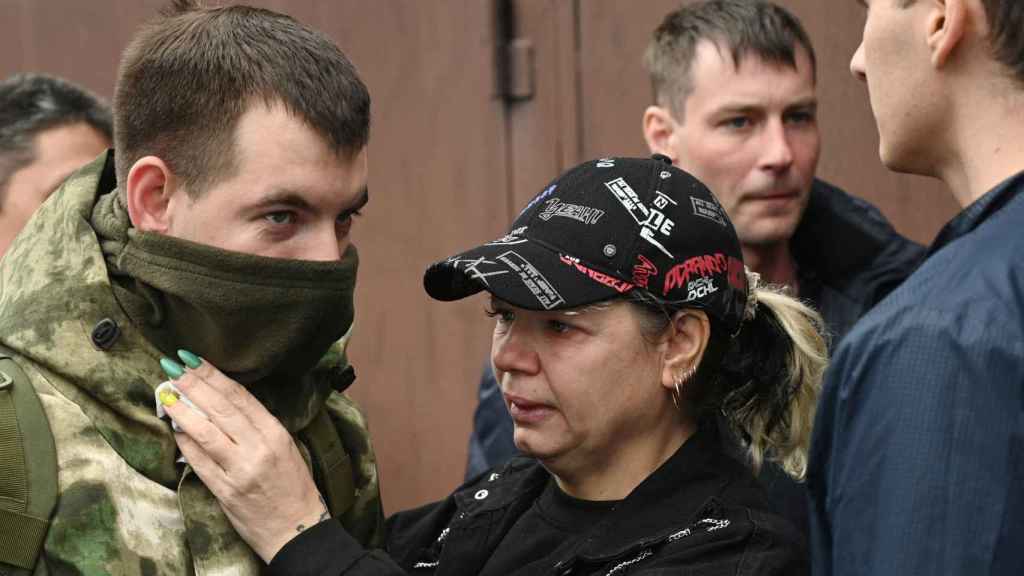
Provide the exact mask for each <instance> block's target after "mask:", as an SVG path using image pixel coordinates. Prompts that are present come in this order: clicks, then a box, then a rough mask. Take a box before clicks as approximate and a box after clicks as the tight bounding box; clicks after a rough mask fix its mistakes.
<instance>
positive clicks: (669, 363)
mask: <svg viewBox="0 0 1024 576" xmlns="http://www.w3.org/2000/svg"><path fill="white" fill-rule="evenodd" d="M710 339H711V321H710V320H708V315H707V314H705V313H704V312H703V311H701V310H681V311H679V312H676V313H675V314H674V315H673V316H672V325H671V326H669V328H668V339H667V340H666V342H665V348H664V350H665V352H664V353H665V357H664V361H665V362H664V366H663V368H662V374H661V385H662V386H664V387H665V388H667V389H668V390H669V391H674V390H675V385H676V382H678V381H679V380H680V378H682V377H684V375H686V374H689V375H690V376H692V375H693V373H694V372H696V370H697V367H698V366H700V361H701V359H702V358H703V357H704V352H705V350H707V347H708V340H710ZM682 385H683V386H685V385H686V382H683V383H682Z"/></svg>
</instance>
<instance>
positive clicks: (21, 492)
mask: <svg viewBox="0 0 1024 576" xmlns="http://www.w3.org/2000/svg"><path fill="white" fill-rule="evenodd" d="M56 505H57V450H56V447H55V446H54V443H53V433H52V432H51V431H50V423H49V420H47V418H46V412H44V411H43V404H42V402H40V400H39V395H38V394H37V393H36V390H35V388H33V386H32V383H31V382H30V381H29V379H28V376H26V375H25V372H23V371H22V369H21V367H20V366H18V364H16V363H15V362H14V360H13V354H12V353H11V352H10V351H9V350H8V349H6V348H4V347H3V346H0V567H3V566H4V565H9V566H14V567H17V568H23V569H25V570H28V571H32V569H33V567H34V566H35V564H36V560H37V559H38V557H39V553H40V551H41V550H42V548H43V542H44V541H45V539H46V532H47V530H48V529H49V527H50V515H51V514H52V512H53V509H54V507H56ZM18 572H20V571H17V572H15V573H18Z"/></svg>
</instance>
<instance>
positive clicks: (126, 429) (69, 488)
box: [0, 157, 383, 575]
mask: <svg viewBox="0 0 1024 576" xmlns="http://www.w3.org/2000/svg"><path fill="white" fill-rule="evenodd" d="M111 164H112V161H108V159H107V158H106V157H101V158H99V159H97V160H96V161H95V162H93V163H92V164H90V165H88V166H86V167H85V168H83V169H82V170H81V171H79V172H78V173H77V174H76V175H74V176H72V177H71V178H70V179H69V180H68V181H67V182H66V183H65V184H64V186H63V187H62V188H61V190H60V191H58V193H56V194H54V196H53V197H52V198H51V199H50V200H49V201H48V202H47V203H46V204H44V205H43V207H42V208H41V209H40V210H39V212H38V213H37V215H36V216H35V217H34V218H33V220H32V221H31V222H30V223H29V225H28V226H27V227H26V229H25V230H24V231H23V232H22V233H21V235H20V236H19V237H18V239H17V240H16V242H15V243H14V244H13V245H12V246H11V248H10V250H9V251H8V252H7V254H6V256H5V257H4V259H3V260H2V261H0V342H2V343H3V344H4V345H5V346H7V347H8V348H10V349H12V350H13V351H15V352H16V354H17V357H16V358H15V361H16V362H17V363H18V364H19V365H20V366H21V368H22V369H23V370H24V372H25V373H26V375H27V376H28V378H29V380H31V382H32V385H33V387H34V388H35V390H36V392H37V393H38V395H39V397H40V400H41V402H42V404H43V408H44V411H45V412H46V416H47V418H48V420H49V424H50V429H51V430H52V432H53V436H54V441H55V445H56V451H57V454H56V456H57V466H58V469H59V473H58V489H59V496H58V503H57V507H56V509H55V510H54V514H53V516H52V518H51V526H50V530H49V532H48V534H47V537H46V541H45V545H44V549H43V553H42V554H41V555H40V560H39V562H38V563H37V566H36V569H35V574H37V575H38V574H48V573H54V574H64V573H71V574H90V575H91V574H128V575H130V574H146V575H156V574H199V575H208V574H209V575H213V574H259V573H261V572H262V571H263V570H264V569H265V567H264V565H263V563H262V561H261V560H260V559H259V557H257V556H256V555H255V554H254V553H253V552H252V551H251V550H250V548H249V547H248V546H247V545H246V544H245V543H244V542H243V541H242V540H241V539H240V538H239V536H238V535H237V533H236V532H235V531H234V529H233V528H232V527H231V525H230V523H229V522H228V520H227V518H226V517H225V516H224V514H223V512H222V511H221V509H220V506H219V505H218V504H217V502H216V500H215V499H214V498H213V496H212V494H211V493H210V492H209V491H208V490H207V489H206V487H205V486H204V485H203V484H202V483H201V482H200V481H199V479H198V477H196V476H195V474H194V473H192V472H191V470H190V469H188V468H187V467H186V466H183V465H181V464H176V463H175V458H176V455H177V454H176V445H175V443H174V438H173V436H172V433H171V429H170V426H169V424H168V423H167V422H166V421H164V420H160V419H158V418H157V417H156V415H155V412H154V402H153V389H154V388H155V387H156V385H157V384H159V383H160V382H161V381H163V380H164V379H165V376H164V375H163V374H162V372H161V370H160V368H159V364H158V361H159V358H160V356H161V353H160V352H159V351H157V350H156V348H154V347H153V346H152V345H151V344H150V343H149V342H148V341H146V339H145V338H143V337H142V335H141V333H140V332H139V331H138V330H137V329H136V328H135V327H134V326H133V325H132V323H131V321H130V320H129V319H128V317H127V316H126V315H125V314H124V312H123V311H122V310H121V309H120V307H119V305H118V303H117V301H116V299H115V298H114V296H113V294H112V293H111V287H110V282H109V279H108V274H107V268H106V265H105V263H104V258H103V255H102V253H101V250H100V247H99V245H98V243H97V238H96V234H95V233H94V230H93V229H92V227H91V226H90V214H91V211H92V209H93V205H94V204H95V202H96V200H97V198H98V196H99V195H100V194H102V193H104V192H106V191H107V190H102V189H101V188H102V186H101V182H109V181H110V177H109V170H111V169H112V166H111ZM325 408H326V409H327V411H328V414H329V415H330V417H331V418H330V420H331V422H332V423H333V424H334V425H335V428H336V429H337V431H338V433H339V435H340V437H341V439H342V444H343V445H344V448H345V449H346V452H347V453H348V455H349V457H350V458H351V464H352V469H353V471H354V472H353V490H354V493H355V494H354V503H353V504H352V506H351V507H350V508H349V509H348V511H347V512H346V513H345V514H343V515H342V516H341V520H342V523H343V524H345V525H346V527H347V528H349V529H350V530H351V532H352V533H353V535H355V536H356V537H357V538H359V539H360V540H362V541H364V543H365V544H366V545H368V546H376V545H378V544H379V542H380V540H381V538H382V519H383V517H382V511H381V506H380V496H379V489H378V484H377V474H376V464H375V460H374V455H373V452H372V449H371V448H370V444H369V438H368V435H367V431H366V425H365V421H364V420H363V417H362V415H361V414H360V413H359V411H358V409H357V408H356V407H355V405H354V404H353V403H352V401H351V400H349V399H348V397H347V396H345V395H344V394H340V393H332V394H331V395H330V397H329V398H328V400H327V402H326V406H325ZM299 444H300V447H302V448H305V447H304V446H302V442H299ZM304 452H305V453H306V454H307V455H308V449H306V450H304Z"/></svg>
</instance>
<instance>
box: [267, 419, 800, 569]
mask: <svg viewBox="0 0 1024 576" xmlns="http://www.w3.org/2000/svg"><path fill="white" fill-rule="evenodd" d="M551 481H552V477H551V475H550V474H549V473H548V472H547V470H545V469H544V468H543V467H542V466H541V465H540V464H539V463H537V461H536V460H533V459H532V458H525V457H518V458H514V459H513V460H512V461H511V462H509V463H508V464H506V465H505V467H504V468H503V469H501V470H500V472H492V473H488V474H483V475H481V476H479V477H477V478H475V479H473V480H471V481H470V482H468V483H467V484H465V485H463V486H462V487H460V488H459V489H457V490H456V491H455V492H454V493H453V494H452V495H451V496H449V497H448V498H446V499H445V500H442V501H440V502H437V503H434V504H429V505H427V506H423V507H421V508H417V509H414V510H409V511H407V512H400V513H398V514H396V515H395V516H392V517H391V518H389V519H388V530H387V531H388V537H387V542H388V544H387V551H386V553H384V552H382V551H379V550H375V551H367V550H365V549H363V548H362V547H361V546H359V544H357V543H356V542H355V540H354V539H352V538H351V537H350V536H348V534H347V533H345V531H344V529H342V528H341V525H340V524H339V523H337V522H334V521H327V522H324V523H322V524H320V525H318V526H316V527H315V528H314V529H313V530H312V531H310V532H308V533H303V534H301V535H300V536H298V537H297V538H296V539H295V540H293V541H292V542H290V543H288V544H287V545H286V546H285V547H284V548H283V549H282V550H281V551H280V552H279V553H278V555H277V556H276V557H275V558H274V560H273V561H272V562H271V565H270V567H271V571H272V573H273V574H282V575H283V574H288V575H289V576H305V575H314V574H315V575H334V574H351V575H353V576H357V575H361V574H367V575H370V574H373V575H375V576H387V575H391V574H407V573H408V574H433V575H437V576H442V575H443V576H462V575H465V576H470V575H473V576H476V575H478V574H480V573H481V572H485V567H486V564H487V561H488V560H489V559H490V558H491V557H492V555H493V554H494V552H495V550H496V549H497V548H498V546H499V544H502V543H503V541H504V540H505V536H506V535H507V534H509V533H510V530H511V529H512V528H513V526H514V525H515V523H516V522H517V521H518V520H519V519H520V517H522V516H523V514H524V513H526V512H527V511H528V510H530V508H531V507H532V506H533V505H534V503H535V502H536V501H537V499H538V497H539V496H540V494H541V492H542V491H543V490H544V488H545V486H547V485H548V483H549V482H551ZM504 544H506V545H507V544H509V543H504ZM512 544H513V545H515V544H516V543H512ZM807 571H808V555H807V549H806V547H805V546H804V544H803V542H802V538H801V536H800V534H798V533H797V532H796V531H795V530H794V529H793V527H792V526H791V525H790V524H789V523H788V522H786V521H785V520H783V519H781V518H779V517H778V516H776V515H774V514H772V513H771V512H769V511H768V504H767V501H766V499H765V496H764V492H763V490H762V489H761V487H760V486H759V485H758V483H757V481H756V480H754V477H753V476H752V475H751V473H750V470H749V469H748V468H747V467H746V466H745V465H744V464H742V463H741V462H739V461H737V460H735V459H734V458H732V457H731V456H730V455H729V454H728V453H727V451H726V448H725V446H724V445H723V444H722V441H721V440H720V436H719V434H718V431H717V428H716V426H715V425H714V424H713V423H711V424H709V425H705V426H702V427H701V429H700V431H698V432H697V433H696V434H695V435H694V436H692V437H691V438H690V439H689V440H687V441H686V443H684V444H683V446H682V447H681V448H679V450H677V451H676V453H675V454H674V455H673V456H672V457H671V458H669V460H668V461H667V462H665V464H663V465H662V466H661V467H659V468H658V469H657V470H656V471H654V473H652V474H651V475H650V476H648V477H647V479H645V480H644V481H643V482H642V483H641V484H640V485H639V486H638V487H637V488H636V489H635V490H633V492H632V493H630V494H629V496H627V497H626V499H625V500H622V501H621V502H620V503H618V504H617V505H616V506H615V508H614V509H612V510H611V511H610V512H608V514H607V515H606V516H605V517H604V518H603V519H602V520H600V521H599V522H597V523H596V524H595V525H593V526H591V527H582V529H581V530H580V536H578V537H576V538H574V539H571V540H567V541H566V542H565V543H564V544H562V545H561V546H560V547H559V548H558V549H556V550H554V551H553V552H551V553H550V554H547V555H546V556H545V557H541V558H532V557H531V558H529V559H527V560H526V561H525V563H524V564H523V565H522V567H521V568H519V569H518V570H517V571H516V572H515V574H517V575H531V576H532V575H542V574H544V575H552V576H555V575H558V576H582V575H595V576H597V575H600V576H605V575H616V574H636V575H646V576H656V575H661V574H665V575H667V574H690V573H699V574H701V575H702V576H726V575H728V576H755V575H756V576H771V575H776V574H778V575H782V574H785V575H787V576H800V575H802V574H807Z"/></svg>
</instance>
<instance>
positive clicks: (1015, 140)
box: [936, 82, 1024, 207]
mask: <svg viewBox="0 0 1024 576" xmlns="http://www.w3.org/2000/svg"><path fill="white" fill-rule="evenodd" d="M985 86H986V88H985V89H986V90H991V93H987V94H985V93H979V94H977V95H976V97H974V98H970V104H969V105H967V106H964V107H963V108H962V110H960V111H959V112H960V113H959V114H958V116H959V118H958V119H957V120H956V121H954V122H953V124H952V131H951V141H952V144H951V145H950V153H949V154H947V155H946V156H944V157H943V158H942V159H941V160H940V161H939V162H938V168H937V170H936V176H938V177H939V179H941V180H942V181H944V182H945V183H946V184H947V185H948V186H949V187H950V189H952V191H953V196H954V197H955V198H956V201H957V203H959V204H960V206H961V207H967V206H968V205H969V204H971V203H972V202H974V201H975V200H977V199H978V198H980V197H981V196H984V195H985V193H986V192H988V191H989V190H991V189H993V188H995V187H996V186H997V185H998V184H999V183H1000V182H1002V181H1004V180H1006V179H1007V178H1009V177H1011V176H1013V175H1014V174H1017V173H1018V172H1021V171H1022V170H1024V147H1022V146H1021V145H1020V143H1021V142H1022V141H1024V91H1022V90H1021V89H1020V88H1019V87H1018V86H1017V84H1016V83H1013V84H1012V85H1010V86H1006V85H1004V86H1000V87H999V88H996V89H994V90H993V89H992V83H991V82H989V83H985ZM1000 88H1001V89H1000Z"/></svg>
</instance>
